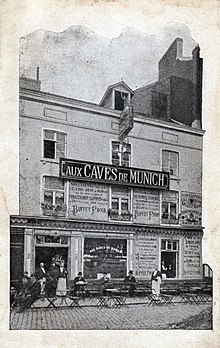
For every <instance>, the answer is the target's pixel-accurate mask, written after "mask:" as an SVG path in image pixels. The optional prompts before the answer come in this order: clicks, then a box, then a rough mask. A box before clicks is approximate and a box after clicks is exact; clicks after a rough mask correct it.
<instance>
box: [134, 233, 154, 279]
mask: <svg viewBox="0 0 220 348" xmlns="http://www.w3.org/2000/svg"><path fill="white" fill-rule="evenodd" d="M157 265H158V237H156V236H155V235H153V234H152V235H149V234H148V235H146V236H145V237H143V236H139V237H137V239H136V240H135V268H136V271H135V274H136V276H137V277H138V276H140V277H145V278H148V279H150V277H151V274H152V272H153V271H154V270H155V267H156V266H157Z"/></svg>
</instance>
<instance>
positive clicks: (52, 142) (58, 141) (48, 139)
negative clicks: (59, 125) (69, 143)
mask: <svg viewBox="0 0 220 348" xmlns="http://www.w3.org/2000/svg"><path fill="white" fill-rule="evenodd" d="M65 155H66V134H65V133H61V132H56V131H52V130H48V129H45V130H44V158H51V159H59V158H60V157H65Z"/></svg>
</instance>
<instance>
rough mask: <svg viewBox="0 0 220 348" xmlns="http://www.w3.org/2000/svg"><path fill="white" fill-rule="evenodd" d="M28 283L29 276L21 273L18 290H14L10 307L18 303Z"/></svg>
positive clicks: (24, 294) (23, 295) (25, 293)
mask: <svg viewBox="0 0 220 348" xmlns="http://www.w3.org/2000/svg"><path fill="white" fill-rule="evenodd" d="M29 284H30V279H29V277H27V276H26V275H23V277H22V279H21V287H20V291H16V293H14V298H13V302H12V303H11V308H14V307H16V306H17V305H19V302H20V301H21V300H22V299H23V298H24V297H25V296H26V295H27V289H28V286H29Z"/></svg>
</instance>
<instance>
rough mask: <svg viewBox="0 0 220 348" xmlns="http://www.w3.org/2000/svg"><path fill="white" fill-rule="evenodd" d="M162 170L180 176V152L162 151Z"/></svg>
mask: <svg viewBox="0 0 220 348" xmlns="http://www.w3.org/2000/svg"><path fill="white" fill-rule="evenodd" d="M162 170H163V171H165V172H169V173H170V175H172V176H177V177H178V176H179V154H178V153H177V152H173V151H167V150H163V151H162Z"/></svg>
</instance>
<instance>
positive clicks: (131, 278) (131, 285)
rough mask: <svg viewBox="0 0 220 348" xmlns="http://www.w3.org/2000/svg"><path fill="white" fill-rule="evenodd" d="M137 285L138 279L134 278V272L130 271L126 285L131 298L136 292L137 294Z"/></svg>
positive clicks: (125, 280) (126, 278)
mask: <svg viewBox="0 0 220 348" xmlns="http://www.w3.org/2000/svg"><path fill="white" fill-rule="evenodd" d="M135 283H136V279H135V277H134V276H133V271H131V270H130V271H129V272H128V275H127V276H126V277H125V279H124V284H125V285H126V288H128V294H129V296H131V297H132V296H134V292H135V289H136V288H135Z"/></svg>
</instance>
